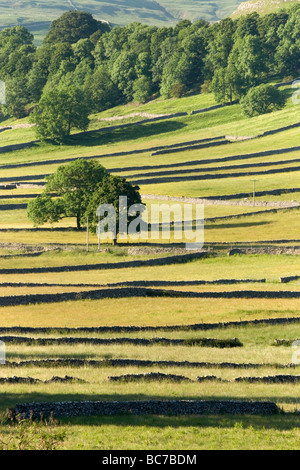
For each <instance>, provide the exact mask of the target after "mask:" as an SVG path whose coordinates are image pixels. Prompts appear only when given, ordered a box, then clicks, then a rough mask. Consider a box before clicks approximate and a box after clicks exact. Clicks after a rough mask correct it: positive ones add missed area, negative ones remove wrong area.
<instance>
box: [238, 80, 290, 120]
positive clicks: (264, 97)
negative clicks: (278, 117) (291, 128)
mask: <svg viewBox="0 0 300 470" xmlns="http://www.w3.org/2000/svg"><path fill="white" fill-rule="evenodd" d="M285 101H286V99H285V95H284V93H283V92H282V91H280V90H279V89H278V88H276V87H274V86H272V85H259V86H257V87H255V88H251V90H249V91H248V93H247V95H246V96H244V97H243V98H242V99H241V106H242V110H243V113H244V114H245V116H247V117H254V116H259V115H260V114H267V113H272V112H273V111H278V110H279V109H282V108H283V107H284V105H285Z"/></svg>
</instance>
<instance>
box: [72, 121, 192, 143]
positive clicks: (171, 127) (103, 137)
mask: <svg viewBox="0 0 300 470" xmlns="http://www.w3.org/2000/svg"><path fill="white" fill-rule="evenodd" d="M185 126H186V125H185V124H184V123H182V122H178V121H170V122H166V121H163V122H159V123H152V124H142V125H138V124H137V125H136V126H132V127H125V128H120V129H115V130H111V131H107V130H105V129H103V130H102V129H99V130H95V131H91V132H90V133H86V134H84V133H81V134H78V135H76V134H73V135H71V136H70V137H69V138H68V140H66V142H65V144H66V145H79V146H84V147H93V146H97V145H107V144H113V143H116V142H126V141H130V140H136V139H141V138H145V137H151V136H156V135H159V134H166V133H168V132H175V131H178V130H179V129H182V128H184V127H185Z"/></svg>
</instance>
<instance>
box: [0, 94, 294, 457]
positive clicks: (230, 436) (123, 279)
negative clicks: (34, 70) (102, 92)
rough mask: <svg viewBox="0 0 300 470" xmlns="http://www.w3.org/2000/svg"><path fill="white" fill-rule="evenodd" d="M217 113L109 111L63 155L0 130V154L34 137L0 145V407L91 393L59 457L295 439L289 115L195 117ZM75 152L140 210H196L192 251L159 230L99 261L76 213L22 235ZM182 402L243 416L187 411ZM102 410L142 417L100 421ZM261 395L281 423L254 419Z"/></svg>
mask: <svg viewBox="0 0 300 470" xmlns="http://www.w3.org/2000/svg"><path fill="white" fill-rule="evenodd" d="M284 89H285V90H286V93H287V96H290V95H291V89H290V88H289V86H286V87H284ZM214 105H215V103H214V102H213V100H212V98H211V96H210V95H199V96H194V97H190V98H183V99H182V100H168V101H157V102H153V103H150V104H147V105H144V106H140V107H138V108H136V107H134V106H133V105H128V106H126V107H124V108H116V109H114V110H110V111H107V112H105V113H102V114H100V115H97V116H93V117H92V118H93V119H92V122H91V126H90V132H89V133H87V134H79V135H76V134H73V135H72V137H71V139H70V142H69V145H66V146H56V147H54V146H51V145H50V144H44V143H40V142H37V141H35V135H34V129H33V128H32V127H16V128H12V129H8V130H3V132H1V133H0V147H5V146H14V145H15V144H21V143H28V142H33V144H32V146H31V147H29V148H28V147H27V148H24V149H19V150H15V149H14V148H12V149H7V148H5V149H3V148H2V150H1V149H0V152H1V153H0V168H1V174H0V340H3V341H4V342H5V343H6V352H7V363H6V364H5V365H0V388H1V392H2V393H1V396H2V400H1V403H0V409H1V412H5V410H6V409H7V408H15V407H16V405H20V406H21V405H24V404H26V403H33V402H34V403H44V402H48V403H49V402H50V403H52V405H51V407H53V410H54V411H55V410H56V411H57V413H58V414H59V412H58V407H59V406H64V405H58V404H61V403H65V402H70V401H72V402H76V403H77V402H82V401H84V402H89V401H92V402H93V406H94V408H93V410H94V411H93V414H94V416H92V417H91V416H87V415H88V414H89V411H88V409H86V411H85V412H84V413H83V412H82V410H81V413H83V414H85V415H86V416H85V417H82V416H77V415H76V416H73V417H68V418H65V417H64V416H62V417H60V418H59V419H60V426H61V427H62V428H63V429H65V430H66V439H65V441H64V443H63V444H62V446H63V447H64V448H82V447H85V448H93V449H111V448H114V449H116V448H118V449H119V448H120V449H128V448H130V449H135V448H139V449H145V448H147V449H150V448H152V449H153V448H157V449H203V448H205V449H207V448H212V449H213V448H251V447H252V448H262V449H265V448H281V449H282V448H289V449H291V448H294V447H297V442H299V430H298V427H299V416H298V414H297V409H298V406H299V396H300V395H299V380H300V379H299V377H300V374H299V370H298V369H299V366H298V365H295V364H293V353H294V350H293V348H292V347H291V344H292V342H293V341H294V340H296V339H298V338H299V336H300V320H299V318H300V289H299V287H300V273H299V266H300V263H299V256H300V238H299V208H300V202H299V201H300V200H299V195H300V179H299V175H300V165H299V162H300V147H299V126H300V122H299V109H298V107H297V106H294V105H292V101H291V99H289V100H288V103H287V106H286V108H285V109H283V110H282V111H279V112H276V113H273V114H270V115H267V116H264V117H259V118H255V119H245V118H243V117H242V114H241V110H240V107H239V105H233V106H226V107H221V108H217V109H215V108H213V109H206V110H205V112H197V113H193V114H192V113H191V112H192V111H199V110H201V109H204V108H209V107H210V106H212V107H214ZM133 113H135V117H132V114H133ZM145 113H147V117H145ZM172 113H173V114H174V113H176V116H170V114H172ZM178 113H180V114H179V115H178ZM157 115H159V117H158V116H157ZM166 115H168V116H166ZM126 116H130V117H126ZM116 117H122V120H120V119H118V120H117V119H115V118H116ZM108 119H110V120H111V119H113V122H110V121H108ZM153 119H155V121H153ZM141 120H142V121H143V122H142V123H141V122H139V121H141ZM115 121H116V122H115ZM21 123H22V124H24V123H26V120H24V121H22V122H21ZM15 124H16V123H13V122H7V123H5V122H4V123H2V125H3V127H6V126H14V125H15ZM18 124H20V122H19V123H18ZM8 150H11V151H8ZM79 157H81V158H87V159H96V160H98V161H99V162H100V163H101V164H103V165H104V166H105V167H106V168H108V169H109V170H110V171H111V172H112V173H113V174H116V175H121V176H125V177H126V178H127V179H129V180H130V181H133V182H137V183H138V184H139V185H140V187H141V193H142V195H143V201H144V203H145V204H146V205H147V208H148V209H149V211H150V212H151V205H152V204H153V203H159V202H160V203H164V204H167V205H170V206H172V204H174V203H177V204H181V205H183V204H184V203H186V202H201V203H203V204H204V206H205V244H204V247H203V249H202V250H200V251H198V252H187V251H186V249H185V244H184V241H185V240H182V241H180V242H178V241H177V240H175V239H174V236H173V233H171V237H170V239H169V240H165V239H163V238H162V237H161V236H160V237H158V238H157V239H151V240H148V239H147V237H145V238H144V239H141V240H137V241H133V240H130V239H128V240H125V241H122V242H120V243H119V244H118V246H116V247H112V246H111V245H110V244H108V243H103V244H101V247H100V251H99V250H98V244H97V238H96V236H95V235H92V234H91V235H90V247H89V252H87V251H86V247H85V242H86V234H85V231H84V230H83V231H77V230H76V229H75V221H74V220H73V219H64V220H63V221H61V222H60V223H59V224H55V226H53V227H52V226H50V225H45V226H43V227H39V228H35V227H33V226H32V224H31V223H30V221H29V219H28V218H27V216H26V206H27V204H28V202H29V201H30V200H32V199H33V198H34V197H36V196H37V195H38V194H40V192H41V191H42V190H43V186H44V184H45V175H48V174H51V173H53V172H54V171H55V170H56V169H57V168H58V166H59V165H60V164H62V163H64V164H65V163H67V162H69V161H72V160H74V159H77V158H79ZM254 179H255V180H256V186H255V198H253V180H254ZM172 222H173V224H174V225H175V224H176V222H177V219H176V217H173V218H172ZM193 222H195V221H194V215H193ZM174 225H173V226H174ZM228 255H230V256H228ZM278 340H280V341H278ZM281 340H285V341H281ZM186 400H190V401H191V403H192V404H193V406H194V403H199V401H204V402H205V403H206V402H207V401H211V400H212V401H213V403H214V406H215V407H218V406H221V408H222V407H223V410H224V406H225V407H226V406H229V405H228V401H230V400H235V401H236V402H237V405H236V406H237V407H238V408H237V410H239V411H238V412H237V413H238V414H236V415H235V414H233V413H234V412H235V409H233V408H232V409H231V411H230V412H229V414H225V415H222V417H221V418H220V417H217V416H215V415H214V412H213V411H211V409H209V408H204V411H203V413H204V414H201V413H200V412H199V413H198V414H192V415H190V416H187V415H186V414H185V413H189V412H191V409H190V411H188V408H186V407H187V405H186ZM245 400H246V401H247V403H248V405H249V402H250V405H249V406H251V407H252V409H251V410H250V411H249V408H243V406H245V405H244V404H243V403H244V402H245ZM112 401H117V402H121V405H120V404H119V405H118V406H122V403H123V406H124V410H125V409H127V408H126V407H128V406H129V405H128V402H129V403H130V404H132V402H138V404H139V405H140V406H141V407H142V408H141V409H142V411H138V410H137V411H136V413H137V414H134V413H132V414H131V415H128V414H123V415H120V414H117V415H116V416H102V415H103V414H105V413H106V412H105V410H107V408H106V407H107V406H111V402H112ZM153 401H155V404H153ZM170 401H171V402H172V403H173V405H172V406H175V405H174V403H175V404H176V407H178V408H176V410H177V411H176V416H170V408H168V407H170V406H171V405H170ZM94 402H97V404H95V403H94ZM103 402H105V403H103ZM125 402H126V403H125ZM224 402H226V403H227V405H226V403H225V405H224ZM241 402H242V404H241ZM265 402H268V403H269V402H272V403H273V404H275V405H274V406H275V408H272V406H273V405H272V404H271V405H272V406H271V405H268V406H267V408H266V409H265V410H266V412H270V410H271V409H272V410H273V411H272V413H275V412H277V413H279V415H276V414H274V415H263V413H262V412H261V406H263V405H262V403H265ZM166 403H167V404H166ZM257 403H258V405H257ZM248 405H247V406H248ZM33 406H34V405H30V406H29V408H27V409H30V407H31V408H32V407H33ZM35 406H37V405H35ZM47 406H48V407H49V405H47ZM74 406H75V405H74ZM89 406H92V405H89ZM130 406H131V405H130ZM157 406H158V407H161V408H159V409H160V413H159V414H160V416H158V412H157V408H156V407H157ZM189 406H190V405H189ZM201 406H202V405H201ZM203 406H208V405H207V404H206V405H205V404H204V405H203ZM270 406H271V408H270ZM51 407H50V408H51ZM77 407H79V408H77ZM95 407H96V409H97V410H96V411H95ZM97 407H98V408H97ZM21 409H22V410H23V412H24V413H25V411H24V410H26V407H25V408H20V410H21ZM47 409H48V408H47ZM78 409H79V410H80V404H78V403H77V405H76V410H78ZM118 409H119V408H118ZM154 409H155V410H156V411H155V412H154V411H153V410H154ZM17 410H18V408H17ZM149 410H150V411H149ZM151 410H152V411H151ZM166 410H167V411H166ZM168 410H169V412H168ZM209 410H210V411H209ZM243 410H244V414H241V413H243ZM245 410H246V411H245ZM60 411H61V408H60ZM66 412H67V411H66V410H65V413H66ZM140 412H141V413H142V415H138V414H139V413H140ZM74 413H75V412H74ZM76 413H77V411H76ZM76 413H75V414H76ZM112 413H113V412H112ZM148 413H150V415H149V414H148ZM151 413H152V414H151ZM251 413H253V414H251ZM62 414H64V413H62ZM171 414H172V413H171ZM79 415H80V411H79ZM97 415H99V416H97ZM5 430H6V427H5V425H0V432H2V433H3V435H5ZM82 436H84V439H83V438H82ZM112 442H113V444H112Z"/></svg>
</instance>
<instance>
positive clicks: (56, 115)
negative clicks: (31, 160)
mask: <svg viewBox="0 0 300 470" xmlns="http://www.w3.org/2000/svg"><path fill="white" fill-rule="evenodd" d="M89 112H90V105H89V102H88V101H87V100H86V99H85V94H84V92H83V91H82V90H81V89H80V88H78V87H75V86H70V87H65V88H62V89H61V88H60V89H57V90H47V91H45V92H44V94H43V95H42V98H41V100H40V102H39V105H38V106H37V108H36V109H35V110H34V112H33V113H32V115H31V122H33V123H35V124H37V127H36V135H37V137H38V138H39V139H41V140H46V139H50V140H53V141H54V142H57V143H61V142H63V141H64V140H65V139H66V138H67V137H68V136H69V135H70V133H71V130H72V129H73V128H76V129H80V130H83V131H85V130H86V129H87V128H88V125H89V117H88V116H89Z"/></svg>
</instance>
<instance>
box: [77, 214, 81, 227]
mask: <svg viewBox="0 0 300 470" xmlns="http://www.w3.org/2000/svg"><path fill="white" fill-rule="evenodd" d="M76 222H77V230H80V229H81V224H80V214H77V216H76Z"/></svg>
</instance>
